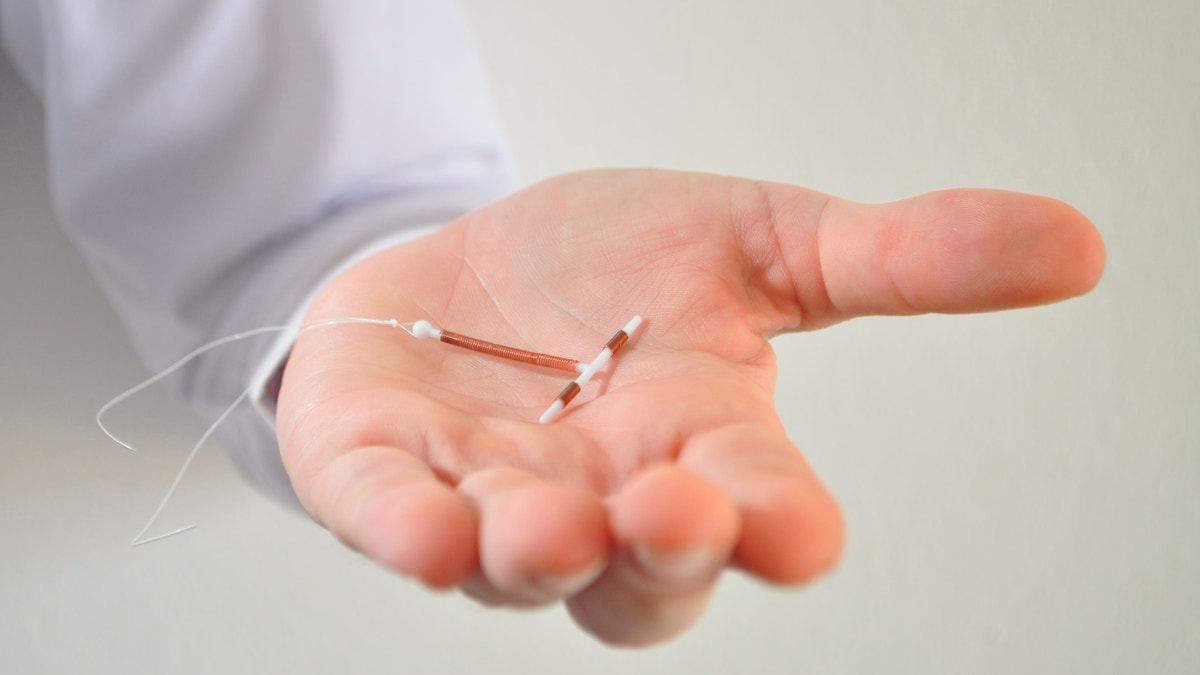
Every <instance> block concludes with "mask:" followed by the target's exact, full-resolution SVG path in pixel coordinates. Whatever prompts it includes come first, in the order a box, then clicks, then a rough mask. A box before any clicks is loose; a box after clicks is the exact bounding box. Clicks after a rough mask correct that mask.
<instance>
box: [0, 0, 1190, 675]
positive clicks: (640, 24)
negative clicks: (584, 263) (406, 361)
mask: <svg viewBox="0 0 1200 675" xmlns="http://www.w3.org/2000/svg"><path fill="white" fill-rule="evenodd" d="M518 7H519V9H518ZM465 8H466V11H467V13H468V17H469V19H470V21H471V23H472V25H473V27H474V28H475V31H476V34H477V37H478V40H479V44H480V49H481V51H482V52H483V55H484V57H485V59H486V61H487V63H488V67H489V70H490V74H491V76H492V81H493V85H494V89H495V93H496V96H497V100H498V101H499V104H500V107H501V110H502V112H503V114H504V116H505V119H506V122H507V124H508V127H509V129H510V131H511V137H512V140H513V145H514V148H515V149H516V151H517V155H518V158H519V161H520V165H521V168H522V170H523V175H524V176H525V178H526V179H528V180H534V179H536V178H539V177H543V176H547V175H551V174H554V173H558V172H562V171H568V170H574V169H578V168H583V167H589V166H605V165H651V166H663V167H671V168H682V169H696V170H708V171H717V172H722V173H731V174H746V175H751V176H754V177H759V178H769V179H775V180H784V181H792V182H797V183H801V184H805V185H808V186H811V187H814V188H817V189H821V190H825V191H829V192H834V193H837V194H841V195H843V196H846V197H850V198H855V199H861V200H887V199H893V198H899V197H902V196H906V195H909V194H912V193H917V192H924V191H928V190H932V189H937V188H942V187H947V186H952V185H983V186H990V187H1002V188H1010V189H1017V190H1026V191H1031V192H1038V193H1045V194H1050V195H1053V196H1056V197H1058V198H1061V199H1064V200H1066V201H1068V202H1070V203H1072V204H1074V205H1075V206H1076V207H1078V208H1079V209H1081V210H1082V211H1083V212H1084V213H1086V214H1088V215H1089V216H1090V217H1091V218H1093V219H1094V221H1095V222H1096V223H1097V225H1098V226H1099V228H1100V230H1101V231H1102V233H1103V234H1104V237H1105V240H1106V242H1107V244H1108V248H1109V269H1108V272H1107V275H1106V277H1105V279H1104V281H1103V282H1102V283H1101V285H1100V287H1099V288H1098V289H1097V291H1096V292H1095V293H1094V294H1092V295H1090V296H1088V297H1087V298H1084V299H1081V300H1076V301H1072V302H1069V303H1066V304H1063V305H1057V306H1053V307H1047V308H1040V309H1036V310H1028V311H1021V312H1012V313H1002V314H993V315H985V316H977V317H922V318H914V319H872V320H865V321H859V322H855V323H852V324H846V325H843V326H839V327H835V328H833V329H831V330H828V331H826V332H824V333H819V334H812V335H799V336H788V337H785V338H782V339H779V340H778V341H777V346H778V349H779V352H780V367H781V373H780V386H779V394H778V402H779V405H780V408H781V409H782V411H783V415H784V418H785V419H786V420H787V422H788V426H789V431H790V433H791V434H792V436H793V438H794V439H795V440H796V441H797V442H798V443H799V444H800V445H801V447H803V448H804V449H805V451H806V453H807V454H808V455H809V457H810V458H811V460H812V461H813V463H814V464H815V466H816V467H817V469H818V470H819V471H821V472H822V474H823V475H824V476H825V477H826V478H827V480H828V482H829V483H830V485H831V487H832V488H833V490H834V491H835V492H836V493H837V494H838V496H839V497H840V499H841V501H842V504H843V506H844V509H845V512H846V516H847V524H848V527H849V545H848V549H847V552H846V556H845V559H844V561H843V564H842V565H841V567H840V568H839V570H838V571H837V572H836V573H835V574H834V575H833V576H831V577H830V578H827V579H825V580H822V581H820V582H819V583H817V584H815V585H814V586H812V587H811V588H808V589H804V590H801V591H780V590H778V589H773V588H768V587H764V586H762V585H759V584H757V583H753V582H750V581H747V580H745V579H743V578H741V577H739V576H737V575H731V576H730V577H729V578H728V579H727V580H726V581H725V582H724V584H723V585H722V587H721V589H720V591H719V592H718V595H717V597H716V599H715V602H714V604H713V607H712V610H711V612H710V613H709V614H708V615H707V617H706V618H705V619H704V620H703V621H702V622H701V623H700V624H699V625H698V626H697V627H696V628H695V629H694V630H693V631H692V632H690V633H689V634H687V635H686V636H685V637H683V638H682V639H680V640H678V641H676V642H673V643H671V644H669V645H667V646H665V647H662V648H657V649H654V650H650V651H644V652H623V651H613V650H609V649H606V648H604V647H602V646H600V645H598V644H597V643H595V642H594V641H592V640H591V639H589V638H587V637H585V636H583V635H581V634H580V633H579V632H578V631H577V630H576V629H575V628H573V627H572V625H571V624H570V622H569V620H568V619H567V618H566V616H565V615H564V613H563V612H561V610H551V611H543V612H538V613H507V612H492V611H486V610H482V609H479V608H477V607H476V606H474V605H472V604H471V603H469V602H467V601H465V600H462V599H461V598H458V597H455V596H452V595H450V596H439V595H433V594H430V593H427V592H425V591H423V590H422V589H420V588H418V587H415V586H414V585H412V584H410V583H408V582H405V581H400V580H397V579H395V578H393V577H390V576H389V575H387V574H386V573H384V572H381V571H379V570H377V569H376V568H375V567H374V566H372V565H371V564H369V563H367V562H365V561H363V560H361V559H360V558H358V557H357V556H355V555H353V554H351V553H348V552H346V551H344V550H343V549H341V547H340V546H339V545H337V544H336V543H335V542H334V541H333V540H332V539H331V538H330V537H329V536H328V535H326V534H325V533H324V532H323V531H321V530H319V529H318V528H315V527H313V526H311V525H309V524H307V523H306V522H304V521H303V520H301V519H298V518H296V517H294V516H291V515H288V514H285V513H283V512H282V511H280V510H278V509H277V508H275V507H274V506H272V505H270V504H268V503H266V502H265V501H263V500H262V499H261V498H259V497H258V496H256V495H254V494H252V493H251V492H250V491H249V490H248V489H247V488H246V487H244V486H243V485H242V484H241V483H240V481H239V480H238V479H237V478H236V476H234V474H233V472H232V471H231V469H230V468H229V466H228V465H227V463H226V462H225V461H224V459H223V457H221V455H220V454H219V453H217V452H208V453H206V454H205V455H203V457H202V460H201V462H200V464H199V466H198V467H197V469H196V470H195V472H194V473H193V474H192V475H190V476H189V478H188V480H187V481H186V482H185V483H184V489H183V491H182V493H181V494H180V496H179V498H178V500H177V501H176V502H175V503H174V505H173V506H172V508H170V509H169V510H168V512H167V514H166V518H167V521H168V522H167V523H166V524H186V523H187V522H191V521H196V522H199V523H200V525H201V527H200V528H199V529H197V530H195V531H193V532H191V533H188V534H187V535H184V536H182V537H177V538H174V539H172V540H169V541H167V542H163V543H160V544H155V545H151V546H147V547H141V548H137V549H130V548H128V547H127V546H126V542H127V541H128V540H129V538H130V537H131V536H132V535H133V533H134V532H136V530H137V529H138V528H139V527H140V526H141V523H142V521H143V520H144V518H145V517H146V516H147V515H148V514H149V511H150V509H151V508H152V507H153V505H154V503H155V500H156V499H157V498H158V497H159V495H160V494H161V492H162V490H163V489H165V487H166V485H167V483H168V482H169V480H170V478H171V475H172V474H173V472H174V470H175V468H176V466H177V464H178V462H179V461H180V460H181V459H182V456H183V453H184V452H185V451H186V449H187V447H188V446H189V445H190V443H191V440H192V439H194V438H195V434H196V433H197V432H198V430H197V428H196V427H195V425H194V424H192V423H191V422H190V421H189V419H188V417H187V415H185V414H183V413H181V412H180V411H178V410H177V409H175V408H173V407H172V406H170V405H169V404H167V403H164V402H163V401H161V400H155V399H153V398H151V399H149V400H145V399H143V400H140V401H138V402H137V403H135V404H134V405H132V406H131V407H130V408H129V409H127V410H126V411H125V412H123V413H122V414H121V415H120V416H118V419H117V423H118V424H119V425H121V428H122V429H124V430H127V431H129V432H130V433H133V434H135V436H136V437H137V440H139V442H141V443H142V444H143V445H144V446H145V448H146V449H145V451H144V452H142V453H140V454H138V455H131V454H128V453H125V452H124V451H122V450H120V449H119V448H117V447H116V446H113V445H111V444H109V443H107V442H106V441H105V440H104V439H103V438H102V437H101V436H100V435H99V433H98V432H96V431H95V430H94V428H93V427H92V421H91V416H92V414H93V413H94V412H95V409H96V407H98V405H99V404H100V403H102V402H103V401H104V400H105V399H106V398H107V397H108V396H110V395H112V394H113V393H115V392H116V391H118V390H120V389H122V388H123V387H125V386H127V385H128V384H130V383H132V382H133V381H135V380H137V379H138V378H140V377H142V375H143V373H142V371H141V369H140V367H139V366H138V364H137V361H136V359H135V358H134V357H133V355H132V353H131V352H130V350H129V348H128V346H127V345H126V343H125V341H124V338H123V336H122V334H121V332H120V328H119V326H117V324H116V322H115V320H114V318H113V316H112V314H111V312H110V311H109V310H108V309H107V308H106V307H105V305H104V304H103V299H102V298H101V297H100V295H99V294H98V293H97V291H96V290H95V289H94V288H93V287H92V286H91V285H90V282H89V280H88V278H87V274H86V270H84V269H83V267H82V265H81V263H80V261H79V259H78V257H77V256H76V255H75V254H74V253H73V252H72V251H71V250H70V249H69V247H68V246H67V245H66V244H65V242H64V241H63V240H62V238H61V236H60V235H59V234H58V233H57V232H56V231H55V229H54V227H53V224H52V218H51V216H50V214H49V211H48V207H47V203H48V198H47V196H46V186H45V184H44V179H43V176H42V172H43V171H44V160H43V158H42V155H41V152H42V150H41V144H40V136H39V134H40V126H39V124H40V122H39V117H38V116H39V111H38V108H37V106H36V103H35V102H34V101H33V100H32V98H31V97H30V96H29V94H28V93H27V92H25V91H24V90H22V89H21V88H20V87H19V85H18V83H17V82H16V80H15V77H14V76H13V74H12V72H11V71H10V70H9V69H8V68H7V67H6V66H5V67H4V68H3V69H0V280H2V282H3V283H2V284H0V317H2V320H3V326H4V329H3V333H2V335H3V337H2V338H0V406H2V407H0V444H2V445H0V453H2V458H0V672H5V673H9V672H11V673H67V672H70V673H75V672H112V673H158V672H176V673H210V672H283V671H284V670H285V669H286V670H287V671H288V672H291V673H327V672H481V673H498V672H514V673H515V672H521V673H562V672H572V673H608V672H633V673H662V672H681V673H682V672H691V673H724V672H735V671H736V672H762V673H784V672H818V673H862V672H888V673H930V672H947V673H958V672H970V673H1009V672H1055V673H1135V672H1136V673H1148V672H1152V673H1194V672H1198V671H1200V638H1198V637H1197V635H1198V631H1200V609H1198V608H1200V574H1198V572H1200V499H1198V498H1197V496H1196V492H1197V487H1200V440H1198V439H1200V422H1198V421H1197V420H1198V418H1200V416H1198V415H1197V414H1196V408H1197V403H1198V402H1200V385H1198V384H1197V383H1198V382H1200V348H1198V347H1197V342H1198V339H1197V338H1198V336H1200V311H1198V305H1200V297H1198V293H1197V290H1198V289H1200V272H1197V270H1196V264H1195V261H1196V260H1197V257H1198V256H1200V228H1198V227H1197V222H1196V218H1197V214H1198V213H1200V191H1198V190H1197V185H1200V159H1198V157H1197V151H1198V150H1200V4H1198V3H1195V2H1193V1H1192V0H1179V1H1174V2H1168V1H1160V2H1134V1H1128V2H1118V1H1105V2H1066V1H1062V2H1044V1H1042V2H1033V1H1030V0H1018V1H1015V2H1005V3H956V2H949V1H934V0H929V1H923V0H901V1H897V2H871V1H868V0H852V1H848V2H840V3H812V2H785V1H782V0H780V1H776V2H767V1H765V0H759V1H751V2H741V3H734V2H721V1H720V0H706V1H697V0H692V1H690V2H685V1H683V0H676V1H672V2H667V1H651V2H636V1H634V0H617V1H613V2H607V3H563V2H552V1H550V0H530V1H529V2H523V3H519V4H518V3H496V2H488V1H486V0H468V1H467V2H465ZM166 524H164V527H165V526H166Z"/></svg>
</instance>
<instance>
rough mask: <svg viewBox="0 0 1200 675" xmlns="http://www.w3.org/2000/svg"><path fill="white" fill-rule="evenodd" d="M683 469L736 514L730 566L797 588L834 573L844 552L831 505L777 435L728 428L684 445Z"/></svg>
mask: <svg viewBox="0 0 1200 675" xmlns="http://www.w3.org/2000/svg"><path fill="white" fill-rule="evenodd" d="M679 462H680V465H681V466H684V467H686V468H687V469H689V470H690V471H693V472H695V473H696V474H698V475H700V476H703V477H704V478H706V479H707V480H708V481H709V482H711V483H712V484H713V485H715V486H716V487H717V488H719V489H720V490H721V491H722V492H723V493H724V494H725V495H727V496H728V498H729V499H730V500H732V501H733V503H734V504H735V505H736V507H737V511H738V514H739V518H740V520H741V536H740V538H739V539H738V541H737V544H736V546H735V547H734V562H735V563H736V564H738V565H739V566H741V567H743V568H744V569H746V570H747V571H748V572H750V573H751V574H754V575H756V576H759V577H761V578H763V579H766V580H768V581H773V582H777V583H800V582H804V581H808V580H810V579H812V578H813V577H815V576H817V575H819V574H822V573H824V572H827V571H828V570H830V569H832V568H833V566H834V564H835V563H836V562H837V559H838V556H839V555H840V553H841V550H842V540H843V527H842V518H841V513H840V511H839V509H838V506H837V503H836V502H834V500H833V498H832V497H831V496H830V495H829V493H828V492H827V491H826V490H825V488H824V486H822V485H821V483H820V481H818V480H817V477H816V475H815V474H813V472H812V470H811V469H810V468H809V466H808V464H807V463H806V462H805V461H804V457H803V456H802V455H801V454H800V453H799V452H798V451H797V450H796V448H795V447H794V446H793V445H792V444H791V443H790V442H788V440H787V438H786V437H784V436H783V435H782V434H780V433H778V432H775V431H772V430H769V429H767V428H765V427H762V426H755V425H744V426H728V427H723V428H721V429H717V430H714V431H710V432H707V433H705V434H702V435H700V436H697V437H694V438H692V439H691V440H689V441H688V443H687V445H686V447H685V448H684V449H683V451H682V452H681V453H680V457H679Z"/></svg>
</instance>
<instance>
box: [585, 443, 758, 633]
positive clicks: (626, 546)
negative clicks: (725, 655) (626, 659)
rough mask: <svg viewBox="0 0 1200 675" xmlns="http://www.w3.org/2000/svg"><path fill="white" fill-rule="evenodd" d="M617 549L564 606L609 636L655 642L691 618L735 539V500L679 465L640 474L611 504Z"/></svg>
mask: <svg viewBox="0 0 1200 675" xmlns="http://www.w3.org/2000/svg"><path fill="white" fill-rule="evenodd" d="M609 512H610V524H611V527H612V530H613V535H614V537H615V538H616V540H617V542H618V553H617V556H616V558H615V559H614V561H613V562H612V564H611V565H610V566H609V568H608V570H606V571H605V573H604V575H603V576H601V577H600V578H599V579H597V580H596V582H595V583H594V584H592V585H591V586H589V587H588V588H586V589H584V590H583V592H581V593H580V594H578V595H576V596H575V597H573V598H571V599H570V600H569V601H568V603H567V607H568V609H569V610H570V612H571V615H572V616H573V617H574V618H575V620H576V621H577V622H578V623H579V624H580V625H581V626H583V627H584V628H585V629H587V630H588V631H590V632H592V633H593V634H595V635H596V636H597V637H599V638H601V639H602V640H605V641H607V642H610V643H614V644H623V645H640V644H650V643H653V642H659V641H662V640H666V639H667V638H670V637H672V636H674V635H676V634H678V633H680V632H682V631H683V630H684V629H686V628H687V627H688V626H690V625H692V624H693V623H694V622H695V621H696V620H697V619H698V618H699V617H700V615H701V614H702V613H703V611H704V608H705V606H706V605H707V603H708V599H709V596H710V595H711V594H712V589H713V585H714V583H715V581H716V577H717V574H718V573H719V571H720V569H721V567H722V566H723V565H724V563H725V561H726V560H727V559H728V556H729V553H730V550H731V548H732V546H733V544H734V542H735V541H736V540H737V533H738V520H737V513H736V511H735V509H734V508H733V505H732V504H730V503H729V501H728V500H727V499H725V497H724V495H722V494H721V492H720V491H719V490H717V489H716V488H714V487H713V486H712V485H709V484H708V483H707V482H705V481H704V480H702V479H700V478H698V477H697V476H695V475H692V474H690V473H688V472H686V471H683V470H681V469H679V468H678V467H674V466H658V467H654V468H651V469H647V470H646V471H644V472H642V473H641V474H639V475H637V476H635V477H634V478H633V479H631V480H630V482H629V483H628V484H627V485H626V486H625V487H624V488H622V490H621V491H620V492H619V493H618V494H617V495H615V496H614V497H613V498H612V500H611V503H610V506H609Z"/></svg>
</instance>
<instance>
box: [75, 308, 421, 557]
mask: <svg viewBox="0 0 1200 675" xmlns="http://www.w3.org/2000/svg"><path fill="white" fill-rule="evenodd" d="M347 324H368V325H375V326H388V327H390V328H399V329H400V330H403V331H404V332H405V333H408V334H409V335H413V331H412V328H411V327H410V326H408V325H406V324H402V323H400V322H399V321H397V320H396V319H367V318H361V317H345V318H340V319H326V320H321V321H313V322H310V323H306V324H301V325H299V326H263V327H261V328H254V329H251V330H247V331H243V332H241V333H235V334H233V335H227V336H225V337H223V338H218V339H216V340H213V341H212V342H209V343H206V344H203V345H201V346H199V347H197V348H195V349H193V350H192V351H190V352H188V353H187V354H186V355H185V356H183V357H182V358H180V359H179V360H178V361H175V362H174V363H172V364H171V365H169V366H167V367H166V368H164V369H163V370H160V371H159V372H158V373H155V374H154V375H152V376H151V377H148V378H146V379H145V380H143V381H141V382H139V383H138V384H136V385H134V386H132V387H130V388H129V389H126V390H125V391H123V392H121V393H120V394H117V395H116V396H114V397H113V398H112V399H110V400H109V401H108V403H105V404H104V405H103V406H102V407H101V408H100V410H98V411H97V412H96V425H97V426H99V427H100V431H103V432H104V435H105V436H108V437H109V438H110V439H111V440H112V441H113V442H115V443H117V444H118V445H120V446H122V447H124V448H126V449H128V450H131V451H133V452H137V448H135V447H133V446H132V445H131V444H129V443H127V442H125V441H123V440H121V439H120V438H119V437H117V435H116V434H114V433H113V432H112V431H111V430H110V429H109V428H108V427H107V426H106V425H105V424H104V416H105V415H106V414H108V412H109V411H110V410H112V409H113V408H114V407H116V406H117V405H119V404H121V403H122V402H124V401H125V400H127V399H129V398H130V397H132V396H134V395H136V394H137V393H139V392H141V391H143V390H145V389H146V388H148V387H151V386H153V385H155V384H157V383H159V382H161V381H162V380H164V379H165V378H167V377H169V376H170V375H171V374H172V373H174V372H176V371H178V370H179V369H180V368H182V367H184V366H185V365H187V364H188V363H189V362H191V361H192V360H193V359H196V358H198V357H200V356H202V355H204V354H206V353H208V352H210V351H212V350H214V349H217V348H219V347H223V346H225V345H227V344H230V343H233V342H238V341H240V340H245V339H248V338H252V337H255V336H258V335H264V334H267V333H283V332H287V331H292V330H294V331H296V335H297V337H298V336H300V335H302V334H304V333H307V332H308V331H310V330H314V329H317V328H327V327H330V326H343V325H347ZM414 337H415V336H414ZM252 390H253V385H251V386H249V387H247V388H246V389H245V390H243V391H242V393H241V394H239V395H238V396H237V398H235V399H234V400H233V402H232V403H230V404H229V406H228V407H227V408H225V410H224V411H223V412H222V413H221V414H220V415H218V416H217V419H216V420H214V421H213V423H212V424H210V425H209V426H208V429H206V430H205V431H204V434H203V435H201V436H200V440H198V441H196V444H195V445H193V446H192V449H191V450H190V451H189V452H188V454H187V457H186V458H185V459H184V461H183V466H181V467H180V468H179V471H178V472H177V473H176V474H175V480H173V481H172V482H171V486H170V487H169V488H167V492H166V494H165V495H163V498H162V499H161V500H160V501H159V502H158V506H157V507H156V508H155V509H154V513H152V514H151V515H150V519H149V520H147V521H146V524H145V526H143V527H142V529H141V530H139V531H138V533H137V534H136V535H134V536H133V539H132V540H131V541H130V542H129V545H130V546H141V545H142V544H148V543H150V542H152V541H158V540H160V539H166V538H167V537H172V536H175V535H177V534H179V533H181V532H187V531H188V530H190V529H192V528H194V527H196V525H195V524H192V525H187V526H185V527H181V528H179V529H176V530H172V531H170V532H166V533H164V534H158V535H154V536H152V537H146V538H143V537H144V535H145V534H146V532H148V531H149V530H150V528H151V527H154V523H155V521H157V520H158V516H159V515H160V514H161V513H162V511H163V509H164V508H166V506H167V502H169V501H170V500H171V497H172V496H173V495H174V494H175V491H176V490H177V489H178V488H179V484H180V483H181V482H182V481H183V477H184V475H185V474H186V473H187V471H188V469H189V468H190V467H191V465H192V462H193V461H194V460H195V459H196V455H198V454H199V453H200V448H201V447H203V445H204V444H205V442H207V441H208V439H209V438H210V437H211V436H212V435H213V433H214V432H215V431H216V430H217V427H219V426H220V425H221V423H222V422H224V421H225V419H226V418H228V417H229V416H230V415H231V414H232V413H233V411H234V410H235V409H236V408H237V407H238V406H239V405H240V404H241V403H242V402H243V401H245V400H246V399H247V398H248V397H249V396H250V392H251V391H252Z"/></svg>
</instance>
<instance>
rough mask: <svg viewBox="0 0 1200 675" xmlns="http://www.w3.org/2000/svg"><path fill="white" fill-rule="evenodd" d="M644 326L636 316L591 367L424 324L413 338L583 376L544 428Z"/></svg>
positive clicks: (544, 417) (556, 405)
mask: <svg viewBox="0 0 1200 675" xmlns="http://www.w3.org/2000/svg"><path fill="white" fill-rule="evenodd" d="M641 324H642V317H641V316H635V317H633V318H632V319H630V321H629V323H627V324H625V327H624V328H622V329H621V330H619V331H617V332H616V333H615V334H614V335H613V336H612V338H610V339H609V341H608V342H607V343H606V344H605V345H604V349H601V350H600V353H599V354H597V355H596V358H595V360H593V361H592V362H591V363H588V364H583V363H580V362H579V361H577V360H576V359H568V358H564V357H562V356H554V355H552V354H542V353H540V352H531V351H529V350H527V349H518V348H516V347H509V346H507V345H500V344H496V343H495V342H488V341H487V340H481V339H479V338H473V337H470V336H469V335H462V334H461V333H454V332H451V331H448V330H442V329H440V328H435V327H434V325H433V324H431V323H429V322H428V321H424V320H422V321H418V322H416V323H414V324H413V327H412V336H413V337H415V338H418V339H424V338H437V339H438V340H440V341H442V342H445V343H446V344H449V345H454V346H456V347H462V348H464V349H470V350H472V351H476V352H481V353H483V354H488V355H491V356H498V357H500V358H503V359H509V360H512V361H519V362H521V363H529V364H532V365H535V366H544V367H546V368H554V369H555V370H565V371H568V372H572V373H579V377H576V378H575V379H574V381H572V382H570V383H568V384H567V386H566V387H565V388H564V389H563V390H562V392H561V393H560V394H559V395H558V398H556V399H554V402H553V403H551V404H550V407H549V408H547V409H546V412H544V413H542V416H541V417H539V418H538V421H539V422H541V423H542V424H548V423H550V422H553V421H554V419H555V418H556V417H558V415H559V413H561V412H562V410H563V408H565V407H567V405H568V404H569V403H570V402H571V401H572V400H573V399H574V398H575V397H576V396H578V395H579V392H580V391H582V390H583V387H584V385H586V384H587V383H588V382H589V381H590V380H591V379H592V378H593V377H595V375H596V373H598V372H600V369H601V368H603V367H604V365H605V364H606V363H608V361H609V359H611V358H612V357H613V354H616V353H617V352H618V351H620V350H621V347H624V346H625V343H626V342H628V341H629V336H630V335H632V334H633V332H634V331H635V330H637V328H638V326H640V325H641Z"/></svg>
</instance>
